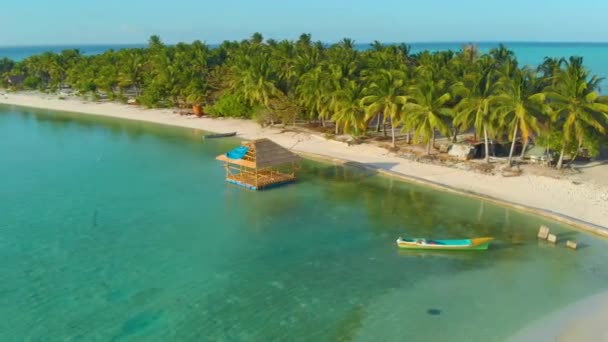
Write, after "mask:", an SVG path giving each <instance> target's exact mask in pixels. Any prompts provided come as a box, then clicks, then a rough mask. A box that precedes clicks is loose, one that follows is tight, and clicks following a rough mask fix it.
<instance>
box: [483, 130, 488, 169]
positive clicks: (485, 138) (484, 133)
mask: <svg viewBox="0 0 608 342" xmlns="http://www.w3.org/2000/svg"><path fill="white" fill-rule="evenodd" d="M483 138H484V141H485V152H486V163H489V162H490V146H489V145H490V143H489V139H488V129H487V128H486V125H485V124H484V125H483Z"/></svg>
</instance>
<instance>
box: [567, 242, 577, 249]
mask: <svg viewBox="0 0 608 342" xmlns="http://www.w3.org/2000/svg"><path fill="white" fill-rule="evenodd" d="M566 247H568V248H572V249H576V247H578V243H576V241H571V240H568V241H567V242H566Z"/></svg>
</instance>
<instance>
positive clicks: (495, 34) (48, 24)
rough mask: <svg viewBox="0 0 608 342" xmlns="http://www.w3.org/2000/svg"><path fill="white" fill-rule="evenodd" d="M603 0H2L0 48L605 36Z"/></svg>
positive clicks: (607, 7) (607, 4)
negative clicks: (256, 36) (259, 39)
mask: <svg viewBox="0 0 608 342" xmlns="http://www.w3.org/2000/svg"><path fill="white" fill-rule="evenodd" d="M606 13H608V0H415V1H410V0H367V1H364V0H295V1H294V0H282V1H279V0H172V1H158V0H147V1H144V0H103V1H97V0H55V1H53V0H2V6H1V8H0V46H6V45H39V44H82V43H89V44H98V43H143V42H145V41H146V40H147V38H148V37H149V36H150V35H152V34H158V35H160V36H161V37H162V38H163V40H164V41H166V42H169V43H173V42H177V41H192V40H194V39H200V40H203V41H206V42H207V43H217V42H220V41H222V40H225V39H231V40H232V39H243V38H245V37H248V36H250V35H251V33H253V32H255V31H259V32H261V33H263V34H264V36H265V37H267V38H276V39H283V38H288V39H295V38H297V36H298V35H299V34H300V33H302V32H307V33H311V34H312V35H313V39H314V40H323V41H325V42H333V41H337V40H339V39H341V38H344V37H349V38H352V39H355V40H356V41H357V42H361V43H363V42H370V41H372V40H375V39H377V40H381V41H384V42H397V41H399V42H402V41H405V42H438V41H440V42H449V41H458V42H463V41H585V42H593V41H608V23H607V22H608V21H607V20H608V19H606V18H607V17H606Z"/></svg>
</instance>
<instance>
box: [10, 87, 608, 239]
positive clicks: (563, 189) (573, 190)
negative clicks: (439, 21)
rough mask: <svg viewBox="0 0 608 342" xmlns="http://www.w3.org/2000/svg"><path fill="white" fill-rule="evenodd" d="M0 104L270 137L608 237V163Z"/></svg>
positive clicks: (64, 106)
mask: <svg viewBox="0 0 608 342" xmlns="http://www.w3.org/2000/svg"><path fill="white" fill-rule="evenodd" d="M0 103H3V104H8V105H18V106H27V107H34V108H46V109H51V110H59V111H69V112H79V113H84V114H94V115H102V116H111V117H116V118H122V119H129V120H140V121H148V122H154V123H159V124H165V125H173V126H181V127H188V128H195V129H200V130H206V131H211V132H219V133H225V132H233V131H237V132H238V137H240V138H243V139H256V138H262V137H265V138H270V139H272V140H274V141H276V142H278V143H279V144H281V145H283V146H285V147H288V148H291V149H293V150H294V151H296V152H300V153H306V154H309V155H316V156H318V157H322V158H325V159H329V160H335V161H336V162H340V163H343V162H346V161H350V162H356V163H359V164H362V165H363V166H367V167H372V168H375V169H377V170H378V171H380V172H383V173H386V174H391V175H395V176H400V177H403V178H406V179H409V180H411V181H415V182H420V183H425V184H427V185H431V186H436V187H441V188H444V189H445V190H451V191H458V192H464V193H468V194H470V195H478V196H480V197H485V198H487V199H490V200H495V201H497V202H503V203H507V204H510V205H512V206H515V207H517V208H519V209H522V210H528V211H536V212H540V213H541V214H544V215H546V216H550V217H552V218H554V219H557V220H561V221H564V222H567V223H570V224H574V225H577V226H579V227H580V228H583V229H586V230H588V231H592V232H594V233H596V234H600V235H603V236H608V165H605V164H604V165H597V166H594V167H592V168H589V169H585V170H584V171H583V173H582V174H580V175H576V181H575V180H574V179H573V178H572V177H571V176H564V177H561V178H560V179H557V178H553V177H546V176H537V175H533V174H528V173H524V174H523V175H522V176H519V177H503V176H502V175H500V174H497V175H488V174H481V173H476V172H472V171H468V170H460V169H455V168H449V167H445V166H440V165H432V164H423V163H418V162H415V161H411V160H407V159H404V158H401V157H399V156H397V155H396V154H394V153H391V152H389V151H387V150H386V149H383V148H381V147H378V146H374V145H371V144H360V145H353V146H348V145H347V144H346V143H342V142H338V141H334V140H327V139H325V138H324V137H323V136H321V135H320V134H311V133H301V132H289V131H286V132H283V130H281V129H280V128H262V127H260V125H258V124H257V123H255V122H253V121H249V120H239V119H214V118H196V117H193V116H180V115H177V114H174V113H173V110H170V109H162V110H161V109H144V108H141V107H138V106H129V105H123V104H118V103H94V102H87V101H84V100H82V99H77V98H68V99H59V98H58V96H56V95H46V94H38V93H7V94H3V95H0Z"/></svg>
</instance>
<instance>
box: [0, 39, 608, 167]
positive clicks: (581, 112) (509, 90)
mask: <svg viewBox="0 0 608 342" xmlns="http://www.w3.org/2000/svg"><path fill="white" fill-rule="evenodd" d="M600 81H601V79H599V78H598V77H597V76H592V75H590V73H589V71H588V70H587V69H586V68H585V67H584V66H583V61H582V58H580V57H570V58H569V59H551V58H547V59H545V60H544V61H542V64H540V65H539V66H538V67H537V68H536V69H531V68H529V67H521V66H519V64H518V62H517V58H516V56H515V55H514V53H513V52H512V51H510V50H508V49H507V48H506V47H505V46H502V45H501V46H498V47H497V48H495V49H492V50H490V51H489V52H488V53H485V54H483V53H481V52H480V51H479V50H478V49H477V48H476V47H475V46H472V45H469V46H464V47H463V48H462V49H461V50H460V51H438V52H429V51H423V52H419V53H416V54H412V52H411V50H410V48H409V47H408V46H407V45H384V44H381V43H379V42H374V43H373V44H371V46H369V47H368V48H363V49H358V48H356V46H355V44H354V42H353V41H352V40H350V39H344V40H342V41H340V42H338V43H336V44H333V45H325V44H322V43H320V42H313V41H312V39H311V36H310V35H308V34H303V35H301V36H300V38H299V39H298V40H296V41H286V40H285V41H276V40H272V39H269V40H265V39H264V37H263V36H262V35H261V34H259V33H256V34H254V35H253V36H252V37H251V38H250V39H247V40H243V41H240V42H236V41H226V42H224V43H222V44H220V45H219V46H216V47H210V46H208V45H206V44H204V43H202V42H200V41H195V42H193V43H191V44H184V43H180V44H176V45H166V44H164V43H163V42H162V41H161V39H160V38H159V37H157V36H153V37H151V38H150V40H149V43H148V46H147V47H144V48H129V49H122V50H118V51H112V50H111V51H107V52H105V53H103V54H99V55H85V54H83V53H82V52H81V51H79V50H66V51H63V52H61V53H44V54H40V55H35V56H31V57H29V58H27V59H25V60H22V61H18V62H15V61H12V60H9V59H6V58H5V59H0V83H1V84H2V85H4V86H5V87H12V88H17V89H37V90H41V91H67V90H74V91H76V92H77V93H79V94H80V95H82V96H92V97H94V98H99V97H108V98H109V99H110V100H121V101H126V100H127V99H129V98H131V99H136V100H137V101H138V102H139V103H141V104H143V105H145V106H148V107H187V106H192V105H204V106H206V110H205V112H206V113H209V114H212V115H216V116H232V117H244V118H251V119H256V120H258V121H260V123H262V124H276V123H281V124H293V123H296V122H298V121H299V122H308V123H318V124H319V125H320V126H322V127H328V132H329V130H330V129H331V130H333V132H334V133H335V134H351V135H354V136H365V135H377V132H380V131H381V129H382V130H383V131H384V134H383V135H384V136H386V137H387V139H388V134H387V133H386V131H387V128H389V129H390V132H391V138H390V139H391V141H392V144H393V146H395V145H396V143H397V140H398V138H399V137H398V136H397V135H398V133H400V132H401V133H404V134H405V135H406V136H407V137H408V139H407V142H408V143H409V142H410V139H409V138H410V137H412V138H413V139H411V140H412V141H413V142H415V143H419V142H420V143H425V144H426V150H427V152H428V153H431V151H432V148H433V146H434V144H435V137H436V136H438V135H441V136H443V137H448V138H451V139H456V136H457V135H458V133H459V132H468V133H472V134H474V136H475V138H477V139H480V140H482V141H483V144H484V146H485V158H486V159H488V160H489V158H490V155H491V154H492V153H493V152H492V149H491V146H493V145H494V144H493V142H494V141H509V142H511V148H510V153H509V162H511V159H512V158H513V155H514V150H515V145H516V141H521V142H522V143H524V144H527V143H528V142H529V141H533V140H537V141H542V142H544V143H545V146H546V147H547V148H550V149H553V150H555V151H556V152H558V153H559V155H560V158H559V162H558V167H561V166H562V164H563V161H564V159H566V158H565V156H567V155H569V156H571V157H573V156H575V155H576V154H577V153H578V152H579V151H581V150H583V149H586V150H588V151H591V152H597V151H598V150H599V148H598V146H599V145H600V144H601V143H602V142H605V141H606V133H607V126H608V115H607V113H608V99H607V98H606V97H603V96H600V94H599V86H600ZM570 159H572V158H570Z"/></svg>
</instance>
